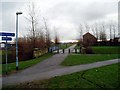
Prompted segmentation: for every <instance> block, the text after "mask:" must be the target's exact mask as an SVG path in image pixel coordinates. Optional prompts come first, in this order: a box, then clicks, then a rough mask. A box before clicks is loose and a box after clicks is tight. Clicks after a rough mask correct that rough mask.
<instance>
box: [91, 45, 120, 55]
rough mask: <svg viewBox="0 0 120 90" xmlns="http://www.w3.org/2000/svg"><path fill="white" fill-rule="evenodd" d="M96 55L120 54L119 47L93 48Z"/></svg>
mask: <svg viewBox="0 0 120 90" xmlns="http://www.w3.org/2000/svg"><path fill="white" fill-rule="evenodd" d="M92 49H93V51H94V53H95V54H120V51H119V49H120V47H118V46H93V47H92Z"/></svg>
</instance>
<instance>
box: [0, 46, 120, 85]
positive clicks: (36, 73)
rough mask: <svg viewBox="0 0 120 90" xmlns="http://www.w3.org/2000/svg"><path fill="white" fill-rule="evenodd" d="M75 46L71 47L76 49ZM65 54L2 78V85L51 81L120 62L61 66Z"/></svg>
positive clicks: (56, 55) (110, 61) (116, 60)
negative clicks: (62, 76) (53, 78)
mask: <svg viewBox="0 0 120 90" xmlns="http://www.w3.org/2000/svg"><path fill="white" fill-rule="evenodd" d="M74 47H75V45H73V46H71V47H69V48H71V49H72V48H74ZM67 55H68V54H67V53H65V54H61V53H60V54H55V55H54V56H52V57H51V58H49V59H46V60H44V61H42V62H40V63H38V64H36V65H34V66H32V67H30V68H27V69H25V70H22V71H20V72H18V73H16V74H12V75H10V76H6V77H1V78H0V80H1V79H2V85H3V86H6V85H14V84H18V83H23V82H27V81H33V80H43V79H49V78H52V77H55V76H61V75H66V74H71V73H74V72H79V71H83V70H87V69H92V68H96V67H101V66H105V65H110V64H114V63H118V62H120V61H119V59H113V60H108V61H101V62H95V63H90V64H83V65H76V66H60V63H61V62H62V61H63V60H64V59H65V58H66V57H67Z"/></svg>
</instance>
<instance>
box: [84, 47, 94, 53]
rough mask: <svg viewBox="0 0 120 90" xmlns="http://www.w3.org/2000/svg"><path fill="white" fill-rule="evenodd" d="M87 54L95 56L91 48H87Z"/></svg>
mask: <svg viewBox="0 0 120 90" xmlns="http://www.w3.org/2000/svg"><path fill="white" fill-rule="evenodd" d="M85 52H86V54H94V52H93V50H92V48H91V47H86V49H85Z"/></svg>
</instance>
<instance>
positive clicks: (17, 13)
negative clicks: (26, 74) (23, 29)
mask: <svg viewBox="0 0 120 90" xmlns="http://www.w3.org/2000/svg"><path fill="white" fill-rule="evenodd" d="M20 14H22V12H16V70H17V71H18V15H20Z"/></svg>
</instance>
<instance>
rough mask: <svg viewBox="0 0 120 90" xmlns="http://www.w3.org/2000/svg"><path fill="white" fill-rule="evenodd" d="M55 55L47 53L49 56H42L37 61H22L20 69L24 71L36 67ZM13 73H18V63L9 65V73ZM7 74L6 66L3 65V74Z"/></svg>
mask: <svg viewBox="0 0 120 90" xmlns="http://www.w3.org/2000/svg"><path fill="white" fill-rule="evenodd" d="M52 55H53V54H51V53H47V54H44V55H42V56H41V57H39V58H35V59H31V60H27V61H20V62H19V69H20V70H22V69H25V68H28V67H30V66H32V65H35V64H37V63H39V62H41V61H43V60H45V59H47V58H49V57H51V56H52ZM13 71H16V63H15V62H14V63H9V64H8V65H7V72H8V73H10V72H13ZM5 73H6V64H3V65H2V74H5Z"/></svg>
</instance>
